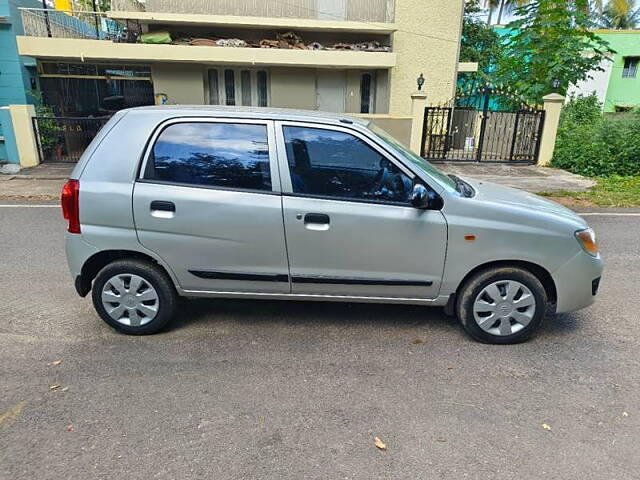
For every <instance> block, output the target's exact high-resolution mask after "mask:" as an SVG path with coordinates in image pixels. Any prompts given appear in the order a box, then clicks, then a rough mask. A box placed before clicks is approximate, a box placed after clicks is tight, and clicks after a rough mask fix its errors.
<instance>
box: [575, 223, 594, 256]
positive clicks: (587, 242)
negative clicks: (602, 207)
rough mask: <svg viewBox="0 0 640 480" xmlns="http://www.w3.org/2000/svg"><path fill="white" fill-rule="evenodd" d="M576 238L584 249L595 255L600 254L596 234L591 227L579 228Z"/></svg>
mask: <svg viewBox="0 0 640 480" xmlns="http://www.w3.org/2000/svg"><path fill="white" fill-rule="evenodd" d="M575 235H576V240H578V243H579V244H580V246H581V247H582V249H583V250H584V251H585V252H587V253H588V254H589V255H591V256H593V257H597V256H598V244H597V243H596V234H595V232H594V231H593V230H591V229H590V228H587V229H585V230H578V231H577V232H576V234H575Z"/></svg>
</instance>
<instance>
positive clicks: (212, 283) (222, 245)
mask: <svg viewBox="0 0 640 480" xmlns="http://www.w3.org/2000/svg"><path fill="white" fill-rule="evenodd" d="M269 139H273V123H272V122H265V121H249V120H239V119H230V120H213V119H180V120H175V121H173V122H171V123H169V124H167V125H166V126H165V127H164V128H162V129H160V132H159V133H158V134H157V136H156V138H155V139H153V141H152V142H151V144H152V147H151V151H150V152H149V153H148V156H147V160H146V163H145V166H144V169H143V173H142V175H141V178H140V179H139V180H138V181H137V182H136V184H135V188H134V193H133V212H134V218H135V224H136V230H137V234H138V238H139V240H140V243H142V245H144V246H145V247H146V248H148V249H149V250H152V251H153V252H155V253H156V254H157V255H158V256H159V257H161V258H162V259H163V260H164V261H165V263H166V264H168V265H169V267H170V268H171V269H172V270H173V272H174V274H175V275H176V277H177V279H178V283H179V284H180V286H181V287H182V288H183V289H185V290H196V291H215V292H257V293H263V292H268V293H289V291H290V288H289V276H288V275H289V271H288V264H287V255H286V247H285V240H284V232H283V223H282V205H281V200H280V193H279V180H278V178H279V176H278V173H277V165H276V156H275V147H274V145H273V140H269Z"/></svg>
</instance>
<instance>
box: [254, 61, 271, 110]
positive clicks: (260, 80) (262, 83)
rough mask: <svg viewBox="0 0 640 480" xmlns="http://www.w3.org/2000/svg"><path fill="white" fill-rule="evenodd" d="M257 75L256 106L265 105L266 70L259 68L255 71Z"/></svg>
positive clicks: (266, 102) (266, 101)
mask: <svg viewBox="0 0 640 480" xmlns="http://www.w3.org/2000/svg"><path fill="white" fill-rule="evenodd" d="M256 77H257V84H258V85H257V87H258V88H257V90H258V106H259V107H266V106H267V104H268V100H267V72H265V71H264V70H259V71H258V72H257V73H256Z"/></svg>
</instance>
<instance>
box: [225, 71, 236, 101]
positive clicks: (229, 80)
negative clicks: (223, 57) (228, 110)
mask: <svg viewBox="0 0 640 480" xmlns="http://www.w3.org/2000/svg"><path fill="white" fill-rule="evenodd" d="M224 93H225V100H226V102H225V104H226V105H235V104H236V72H234V71H233V70H225V71H224Z"/></svg>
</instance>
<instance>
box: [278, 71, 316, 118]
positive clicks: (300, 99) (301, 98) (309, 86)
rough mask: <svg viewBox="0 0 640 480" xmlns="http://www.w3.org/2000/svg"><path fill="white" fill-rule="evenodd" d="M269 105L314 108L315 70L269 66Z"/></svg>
mask: <svg viewBox="0 0 640 480" xmlns="http://www.w3.org/2000/svg"><path fill="white" fill-rule="evenodd" d="M269 75H270V77H269V78H270V83H271V106H272V107H285V108H302V109H305V110H315V108H316V70H315V69H311V68H309V69H307V68H271V69H270V74H269Z"/></svg>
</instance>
